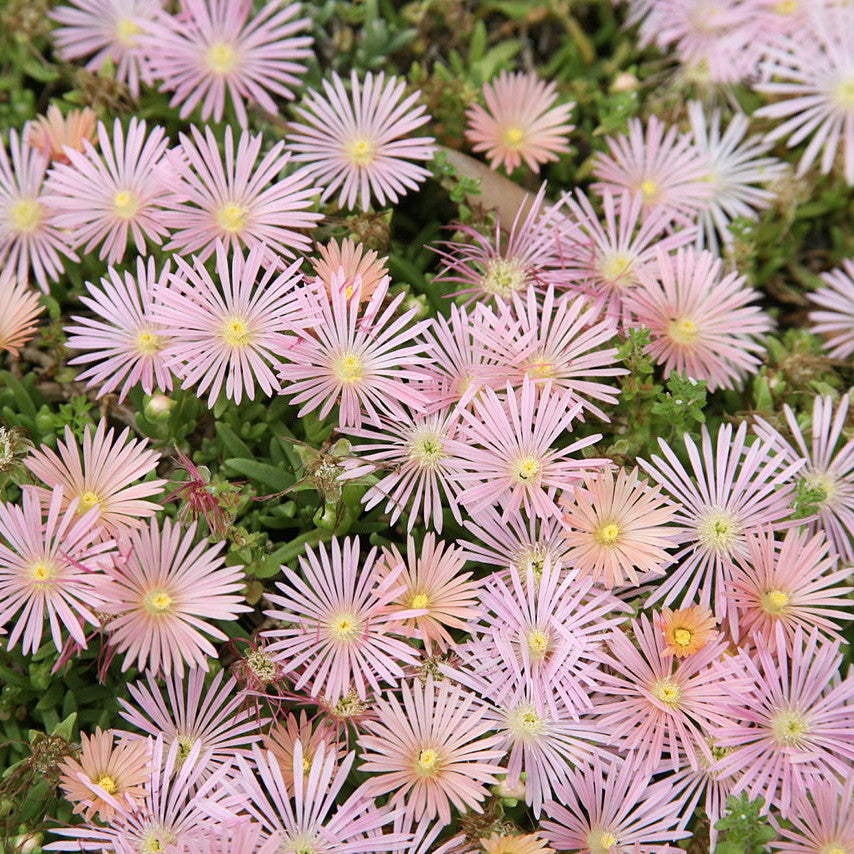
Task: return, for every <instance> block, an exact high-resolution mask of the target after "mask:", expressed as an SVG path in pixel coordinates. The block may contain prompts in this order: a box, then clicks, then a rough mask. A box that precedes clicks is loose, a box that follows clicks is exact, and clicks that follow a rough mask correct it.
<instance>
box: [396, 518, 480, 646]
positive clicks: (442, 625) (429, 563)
mask: <svg viewBox="0 0 854 854" xmlns="http://www.w3.org/2000/svg"><path fill="white" fill-rule="evenodd" d="M385 564H386V566H388V567H398V566H400V565H401V564H404V570H403V572H402V573H401V574H400V576H399V577H398V579H397V581H398V583H399V584H402V585H403V590H402V591H401V593H400V594H399V595H398V596H397V598H396V599H395V600H394V602H393V603H392V606H391V607H392V610H394V609H397V608H400V609H402V610H405V611H408V610H418V611H425V612H426V613H423V614H421V615H419V616H416V617H411V618H410V619H408V620H406V621H405V622H404V623H402V624H401V626H400V632H401V634H404V635H406V636H407V637H414V638H419V639H420V640H422V641H423V642H424V646H425V648H426V650H427V655H433V654H434V651H435V652H442V651H444V650H447V649H449V648H450V647H452V646H453V645H454V639H453V638H452V637H451V635H450V634H449V633H448V628H453V629H464V628H465V627H466V623H467V622H468V621H469V620H471V619H474V618H476V617H477V615H478V614H479V613H480V609H479V608H478V604H477V592H478V587H479V586H480V585H479V582H477V581H472V580H471V575H472V574H471V573H470V572H466V573H463V572H462V569H463V565H464V564H465V554H464V553H463V551H462V549H459V548H456V547H455V546H453V545H449V544H446V543H444V542H442V541H441V540H439V542H438V543H437V542H436V537H435V535H433V534H432V533H430V534H427V535H426V536H425V537H424V541H423V542H422V544H421V547H420V548H416V546H415V541H414V540H413V539H412V537H409V538H408V539H407V541H406V562H405V563H404V559H403V556H402V555H401V554H400V552H399V551H398V549H397V546H394V545H393V546H392V547H391V549H390V550H387V551H386V554H385Z"/></svg>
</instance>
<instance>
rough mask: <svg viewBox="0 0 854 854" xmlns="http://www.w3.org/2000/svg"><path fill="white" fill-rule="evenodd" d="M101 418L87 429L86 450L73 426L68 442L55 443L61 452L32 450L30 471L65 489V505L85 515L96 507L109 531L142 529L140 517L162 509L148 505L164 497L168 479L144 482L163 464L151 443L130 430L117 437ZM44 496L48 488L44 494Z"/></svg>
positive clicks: (85, 436)
mask: <svg viewBox="0 0 854 854" xmlns="http://www.w3.org/2000/svg"><path fill="white" fill-rule="evenodd" d="M114 433H115V431H114V430H113V428H112V427H111V428H110V429H109V430H107V422H106V421H104V420H101V421H99V422H98V426H97V428H96V429H95V430H92V427H91V426H87V427H86V430H85V431H84V433H83V447H82V449H81V448H80V446H79V445H78V444H77V439H76V438H75V437H74V434H73V433H72V432H71V429H70V428H69V427H66V428H65V441H64V442H63V441H61V440H60V441H58V442H57V445H56V446H57V451H58V453H57V452H56V451H53V450H51V449H50V448H48V447H47V446H46V445H42V446H41V447H40V448H38V449H36V450H34V451H33V452H32V453H31V454H30V455H29V456H28V457H27V459H26V460H25V463H26V466H27V468H28V469H29V470H30V471H31V472H32V473H33V474H34V475H35V476H36V477H37V478H38V479H39V480H40V481H42V483H44V484H46V485H47V486H48V487H50V488H51V489H54V488H55V487H58V486H61V487H62V489H63V496H62V500H63V507H67V506H68V505H69V504H70V503H71V502H72V501H75V500H76V501H77V502H78V504H77V512H78V513H85V512H87V511H88V510H90V509H92V508H93V507H95V506H97V508H98V512H97V518H98V522H99V524H101V525H103V526H104V527H105V528H106V530H107V531H111V532H112V531H121V530H124V529H126V528H128V527H138V526H140V525H142V524H143V523H142V521H141V520H142V519H146V518H148V517H149V516H153V515H154V514H155V513H156V512H157V511H158V510H160V509H161V507H160V505H159V504H156V503H155V502H153V501H147V500H146V499H147V498H150V497H151V496H152V495H157V494H158V493H160V491H161V488H162V487H163V485H164V484H165V483H166V481H165V480H146V481H144V482H143V483H135V481H138V480H140V479H142V478H144V477H145V476H146V475H148V474H150V473H151V472H153V471H154V469H155V468H156V467H157V463H158V462H159V461H160V454H159V453H157V451H153V450H151V449H149V448H147V447H146V446H147V445H148V440H147V439H130V428H129V427H127V428H125V430H124V431H123V432H122V433H121V435H120V436H118V437H115V438H114ZM42 492H43V494H45V493H46V492H47V490H43V491H42Z"/></svg>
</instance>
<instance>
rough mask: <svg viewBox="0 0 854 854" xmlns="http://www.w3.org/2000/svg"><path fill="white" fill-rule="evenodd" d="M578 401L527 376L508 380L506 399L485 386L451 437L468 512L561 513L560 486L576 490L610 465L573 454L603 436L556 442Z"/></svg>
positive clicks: (576, 410) (574, 413)
mask: <svg viewBox="0 0 854 854" xmlns="http://www.w3.org/2000/svg"><path fill="white" fill-rule="evenodd" d="M574 400H575V396H574V394H573V393H572V392H571V391H567V390H552V388H551V387H550V385H549V384H548V383H546V384H545V385H539V384H538V383H536V382H534V381H533V380H531V379H530V378H529V377H527V376H526V377H525V378H524V381H523V383H522V387H521V389H520V390H519V391H518V392H516V391H514V389H513V387H512V386H511V385H510V384H509V383H508V384H507V390H506V394H505V395H504V396H503V397H499V396H498V395H497V394H496V393H495V392H494V391H492V389H489V388H486V389H483V391H482V392H481V394H480V395H479V396H478V397H477V398H475V399H474V400H473V401H472V406H471V411H469V410H468V409H463V410H461V412H460V416H461V419H462V422H461V428H460V431H459V433H458V435H457V437H455V438H454V439H451V440H449V443H448V449H449V451H450V452H451V454H452V459H451V461H450V463H449V465H450V468H451V471H452V473H453V474H454V476H455V477H456V479H457V480H458V482H459V483H460V486H461V492H460V495H459V502H460V503H461V504H462V505H463V506H464V507H465V508H466V509H467V510H468V511H469V512H477V511H478V510H480V509H482V508H483V507H486V506H488V505H490V504H496V503H497V504H500V505H501V507H502V508H503V510H504V516H505V518H509V517H510V516H512V515H513V514H514V513H517V512H518V511H519V509H520V508H524V509H525V511H526V512H527V513H528V514H529V515H537V516H542V517H547V516H559V515H560V512H561V511H560V508H559V507H558V505H557V503H556V501H555V498H556V493H557V491H559V490H560V491H564V490H568V489H572V487H573V486H574V485H575V484H576V483H578V482H579V481H580V480H581V479H582V478H583V476H584V474H585V472H587V471H590V470H592V469H598V468H601V467H602V466H603V465H605V464H606V461H605V460H602V459H585V458H575V457H573V454H577V453H578V452H579V451H580V450H581V449H582V448H586V447H589V446H590V445H592V444H593V443H594V442H598V441H599V439H601V438H602V437H601V434H598V433H596V434H593V435H591V436H586V437H585V438H583V439H577V440H576V441H574V442H570V443H569V444H567V445H563V446H558V444H557V443H558V438H559V437H560V436H561V435H562V434H563V433H564V431H566V430H571V429H572V422H573V421H574V420H575V418H576V417H577V416H578V413H579V412H580V410H581V404H579V403H574Z"/></svg>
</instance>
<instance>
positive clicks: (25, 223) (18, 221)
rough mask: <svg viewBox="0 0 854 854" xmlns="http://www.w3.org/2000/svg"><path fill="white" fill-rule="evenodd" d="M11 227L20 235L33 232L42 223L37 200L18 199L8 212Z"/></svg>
mask: <svg viewBox="0 0 854 854" xmlns="http://www.w3.org/2000/svg"><path fill="white" fill-rule="evenodd" d="M9 216H10V217H11V219H12V227H13V228H14V229H15V231H19V232H21V233H22V234H29V233H30V232H33V231H35V230H36V229H37V228H38V227H39V224H40V223H41V221H42V216H43V212H42V206H41V202H39V201H38V200H37V199H18V201H17V202H15V204H13V205H12V208H11V210H10V211H9Z"/></svg>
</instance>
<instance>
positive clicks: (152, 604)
mask: <svg viewBox="0 0 854 854" xmlns="http://www.w3.org/2000/svg"><path fill="white" fill-rule="evenodd" d="M172 602H173V599H172V597H171V596H170V595H169V594H168V593H167V592H166V591H165V590H152V591H151V592H150V593H149V594H148V595H147V596H146V597H145V603H144V604H145V610H146V611H148V613H149V614H151V615H152V616H154V617H159V616H161V615H163V614H165V613H166V612H167V611H169V610H170V609H171V608H172Z"/></svg>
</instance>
